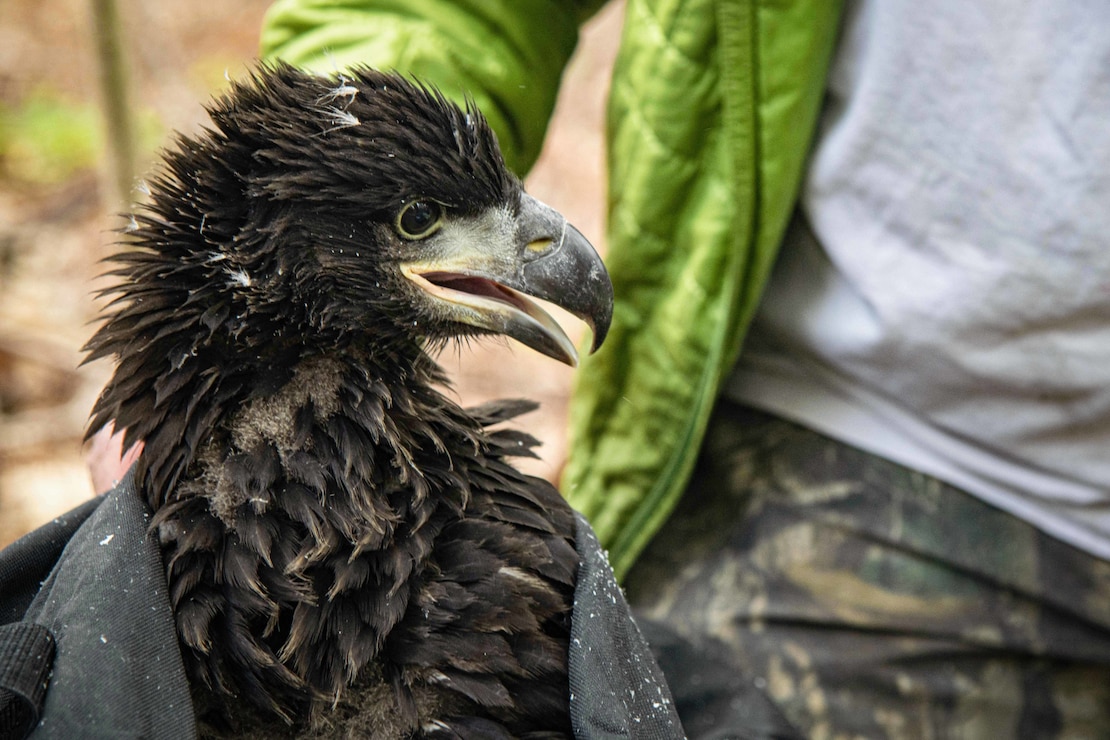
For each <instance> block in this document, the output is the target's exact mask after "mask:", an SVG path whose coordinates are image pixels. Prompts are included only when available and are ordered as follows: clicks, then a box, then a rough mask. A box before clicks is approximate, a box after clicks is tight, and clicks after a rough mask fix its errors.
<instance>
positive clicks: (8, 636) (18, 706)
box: [0, 622, 54, 740]
mask: <svg viewBox="0 0 1110 740" xmlns="http://www.w3.org/2000/svg"><path fill="white" fill-rule="evenodd" d="M53 663H54V636H53V635H51V634H50V630H48V629H46V628H45V627H43V626H42V625H41V624H35V623H34V622H16V623H14V624H5V625H3V626H0V740H9V739H13V740H22V738H25V737H26V736H27V735H28V734H30V732H31V730H32V729H33V728H34V727H35V725H37V724H38V721H39V717H40V716H42V704H43V700H44V699H45V698H46V685H47V684H48V683H49V682H50V668H51V666H52V665H53Z"/></svg>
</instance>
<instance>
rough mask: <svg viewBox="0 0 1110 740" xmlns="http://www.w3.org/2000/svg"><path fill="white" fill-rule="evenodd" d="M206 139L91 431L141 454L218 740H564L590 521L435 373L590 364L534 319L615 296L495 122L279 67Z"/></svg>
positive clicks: (222, 111)
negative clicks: (518, 164) (508, 359)
mask: <svg viewBox="0 0 1110 740" xmlns="http://www.w3.org/2000/svg"><path fill="white" fill-rule="evenodd" d="M209 113H210V116H211V120H212V127H211V128H210V129H209V130H205V131H204V132H202V133H200V134H199V135H197V136H194V137H182V138H180V139H179V140H178V141H177V142H176V144H175V146H174V147H173V149H172V150H171V151H170V152H168V153H167V154H166V155H165V163H164V166H163V167H162V169H161V170H160V174H159V175H158V176H157V177H156V178H155V179H154V180H153V181H152V182H151V183H150V200H149V203H148V204H147V205H145V206H143V207H141V208H140V209H139V211H138V212H137V213H136V215H135V216H134V218H133V219H132V221H131V225H130V227H129V229H128V232H129V233H128V246H129V248H128V249H127V250H126V251H124V252H122V253H121V254H119V255H118V256H117V257H116V258H115V259H116V261H117V262H118V268H117V269H115V270H113V272H112V273H111V274H112V275H115V276H116V277H117V278H118V279H119V284H118V285H117V286H116V287H115V288H113V289H111V290H110V291H108V292H109V293H111V294H113V295H114V296H115V297H114V300H113V301H112V303H111V304H110V305H109V307H108V309H107V310H106V316H105V323H104V325H103V326H102V328H100V330H99V331H98V332H97V333H96V334H95V336H94V337H93V338H92V340H91V341H90V342H89V344H88V346H87V348H86V349H87V351H88V356H89V358H90V359H94V358H98V357H113V358H115V360H116V362H117V366H116V370H115V374H114V376H113V377H112V380H111V381H110V383H109V384H108V386H107V387H106V388H105V390H104V391H103V394H102V395H101V397H100V399H99V400H98V402H97V404H96V407H95V409H94V412H93V416H92V421H91V423H90V430H93V431H95V430H97V429H99V428H101V427H102V426H103V425H105V424H106V423H108V422H113V423H114V424H115V426H116V428H126V430H127V432H126V438H125V446H130V445H131V444H132V443H134V442H137V441H142V442H143V443H144V447H143V450H142V454H141V456H140V458H139V460H138V462H137V464H136V469H135V475H136V483H137V486H138V490H139V491H140V492H141V495H142V496H143V497H144V498H145V500H146V503H147V504H148V505H149V507H150V508H151V510H152V511H153V513H154V518H153V525H152V531H153V533H154V535H155V536H156V537H157V538H158V540H159V542H160V545H161V548H162V553H163V558H164V563H165V569H166V571H165V572H166V577H167V581H168V584H169V591H170V600H171V603H172V606H173V609H174V614H175V619H176V623H177V630H178V636H179V639H180V643H181V648H182V654H183V656H184V660H185V665H186V669H187V672H188V675H189V677H190V681H191V684H192V687H193V693H194V700H195V703H196V705H197V708H198V713H199V714H200V715H201V718H202V720H203V723H202V724H203V726H204V727H205V729H206V732H208V733H212V734H220V733H225V734H234V735H240V736H241V735H248V734H250V733H255V734H256V735H258V736H270V737H272V736H274V733H281V734H309V735H318V736H325V735H328V734H336V735H344V736H346V735H345V733H349V732H356V733H359V734H361V735H365V736H372V737H383V738H384V737H413V736H428V737H436V736H443V737H456V736H459V737H487V738H496V737H510V736H525V737H549V736H550V737H561V736H563V735H569V734H570V720H569V717H568V686H567V640H568V621H569V614H570V609H571V599H572V593H573V587H574V583H575V575H576V568H577V556H576V553H575V550H574V519H573V514H572V512H571V510H570V508H569V507H568V506H567V505H566V504H565V503H564V502H563V500H562V499H561V498H560V497H559V495H558V493H557V492H556V491H555V490H554V488H552V487H551V486H550V485H548V484H547V483H545V482H543V481H541V480H538V479H536V478H531V477H528V476H525V475H523V474H521V473H519V472H517V471H516V470H515V469H514V468H513V467H512V466H511V465H510V464H509V463H508V462H507V458H509V457H510V456H513V455H520V454H527V452H528V450H529V448H530V447H531V446H532V444H533V441H532V440H531V438H529V437H527V436H526V435H523V434H520V433H517V432H513V431H509V430H505V429H503V428H499V429H496V430H494V429H491V428H490V427H491V426H492V425H495V424H498V423H500V422H503V421H505V420H507V419H509V418H512V417H514V416H516V415H517V414H519V413H521V412H523V411H525V410H528V409H529V408H531V407H530V405H528V404H524V403H521V402H515V403H501V404H494V405H489V406H486V407H483V408H479V409H469V410H464V409H462V408H460V407H459V406H458V405H456V404H455V403H454V402H453V401H451V400H450V399H449V398H447V397H445V396H444V395H443V394H442V392H441V391H440V390H438V389H437V387H441V386H442V384H443V382H444V378H443V377H442V375H441V372H440V370H439V369H438V367H437V365H436V364H435V362H434V360H433V359H432V356H431V355H432V353H434V352H435V351H436V350H438V349H439V348H440V347H441V346H442V345H443V344H444V343H446V342H448V341H449V340H451V339H455V338H458V337H463V336H470V335H482V334H501V335H506V336H509V337H512V338H515V339H517V340H519V341H520V342H522V343H524V344H526V345H528V346H530V347H533V348H535V349H536V350H538V351H540V352H543V353H545V354H547V355H549V356H551V357H553V358H556V359H559V360H561V361H564V362H568V363H574V362H575V361H576V355H575V351H574V348H573V346H572V344H571V343H570V341H569V340H568V339H567V337H566V335H565V334H564V333H563V332H562V330H561V329H560V328H559V327H558V325H557V324H556V323H555V322H554V321H553V320H552V319H551V318H550V317H549V316H548V315H547V314H546V313H545V312H544V311H543V310H542V309H541V308H539V306H537V305H536V304H535V303H534V302H533V301H532V300H530V298H529V296H532V297H536V298H540V299H545V300H548V301H551V302H552V303H554V304H557V305H560V306H562V307H563V308H566V309H567V310H568V311H570V312H571V313H573V314H575V315H577V316H579V317H581V318H583V319H584V320H585V321H587V322H588V323H589V324H590V325H591V326H592V328H593V330H594V340H595V341H594V344H595V347H596V346H597V345H599V344H600V343H601V341H602V339H603V337H604V335H605V332H606V330H607V328H608V325H609V319H610V316H611V311H612V287H611V285H610V283H609V279H608V276H607V274H606V272H605V269H604V267H603V265H602V263H601V261H600V259H599V258H598V256H597V254H596V253H595V252H594V251H593V249H592V247H590V245H589V244H588V242H587V241H586V240H585V239H584V238H583V237H582V236H581V234H579V233H578V232H577V231H576V230H575V229H574V228H573V227H572V226H570V225H569V224H568V223H567V222H566V220H565V219H564V218H563V217H562V216H561V215H559V214H558V213H557V212H555V211H554V210H552V209H551V208H549V207H547V206H545V205H543V204H542V203H540V202H539V201H537V200H535V199H534V198H532V197H530V196H529V195H527V194H526V193H524V191H523V189H522V186H521V184H520V181H519V180H518V179H517V178H516V177H515V176H513V175H512V174H511V173H510V172H509V171H508V170H507V169H506V167H505V165H504V163H503V161H502V158H501V155H500V152H499V149H498V146H497V142H496V139H495V137H494V135H493V133H492V132H491V130H490V129H489V127H488V126H487V124H486V122H485V121H484V119H483V118H482V116H481V115H480V114H479V113H478V112H477V111H476V110H474V109H473V108H469V109H465V110H464V109H461V108H459V107H457V106H455V105H454V104H452V103H450V102H448V101H447V100H446V99H445V98H443V97H442V96H441V95H439V94H437V93H436V92H434V91H431V90H428V89H426V88H423V87H421V86H419V85H417V84H414V83H413V82H411V81H408V80H406V79H403V78H401V77H399V76H396V75H390V74H383V73H379V72H375V71H372V70H369V69H361V70H356V71H352V72H349V73H347V74H346V75H343V76H337V77H334V78H322V77H317V76H313V75H310V74H308V73H305V72H301V71H297V70H295V69H293V68H291V67H289V66H285V65H278V66H272V67H270V66H268V67H262V68H260V69H259V70H258V71H257V72H256V73H255V74H254V75H253V77H252V78H251V79H249V80H248V81H246V82H243V83H240V84H236V85H234V86H233V87H232V89H231V91H230V92H229V93H228V94H227V95H226V96H224V97H223V98H222V99H220V100H218V101H217V102H216V103H214V104H213V105H212V106H211V108H210V109H209Z"/></svg>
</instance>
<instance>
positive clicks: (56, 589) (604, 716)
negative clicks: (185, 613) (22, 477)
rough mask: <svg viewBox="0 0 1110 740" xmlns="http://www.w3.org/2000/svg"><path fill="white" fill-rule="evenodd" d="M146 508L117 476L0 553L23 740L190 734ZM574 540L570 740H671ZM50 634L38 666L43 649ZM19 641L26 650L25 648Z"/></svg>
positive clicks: (667, 698)
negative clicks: (20, 689) (50, 650)
mask: <svg viewBox="0 0 1110 740" xmlns="http://www.w3.org/2000/svg"><path fill="white" fill-rule="evenodd" d="M149 516H150V515H149V512H147V510H146V507H145V506H144V505H143V504H142V502H141V501H140V499H139V496H138V495H137V494H136V492H135V489H134V481H133V479H132V477H131V476H130V475H128V476H127V478H125V479H124V480H123V481H122V482H121V483H120V485H119V486H117V487H116V488H115V489H113V490H112V491H111V492H109V493H108V494H106V495H105V496H102V497H100V498H98V499H94V500H92V501H90V502H88V503H86V504H84V505H82V506H80V507H78V508H76V509H74V510H73V511H71V512H69V513H68V514H66V515H64V516H62V517H59V518H58V519H56V520H54V521H53V522H51V523H49V524H47V525H45V526H43V527H42V528H40V529H38V530H36V531H34V532H32V533H31V534H29V535H27V536H26V537H24V538H22V539H21V540H19V541H17V542H15V543H13V544H12V545H11V546H9V547H8V548H6V549H5V550H3V551H0V618H2V619H0V624H3V625H5V626H4V627H3V628H0V655H5V654H7V653H8V652H11V651H17V652H13V654H18V655H19V656H20V658H19V659H18V660H15V661H9V662H11V669H12V670H14V671H16V672H17V673H20V674H21V675H23V676H24V678H23V679H21V680H20V682H19V683H18V685H20V686H27V685H32V686H34V685H38V686H40V687H41V689H40V690H39V691H38V694H39V695H38V696H37V697H36V696H34V694H35V692H34V691H31V692H30V695H29V696H26V697H25V696H23V695H20V696H19V697H18V698H17V699H13V702H14V705H13V706H14V711H16V712H24V713H25V714H23V715H20V716H21V717H24V718H25V722H26V723H28V724H30V723H33V721H34V719H35V717H38V724H37V726H35V727H33V730H32V733H31V737H33V738H35V739H36V740H39V739H42V738H59V739H60V738H74V737H81V738H138V737H143V738H166V739H172V740H176V739H177V738H183V739H184V738H193V737H195V736H196V725H195V721H194V718H193V708H192V703H191V700H190V697H189V687H188V684H187V682H186V680H185V672H184V668H183V666H182V663H181V656H180V653H179V651H178V644H177V637H176V633H175V630H174V624H173V615H172V613H171V611H170V604H169V595H168V591H167V588H166V582H165V578H164V576H163V570H162V562H161V557H160V554H159V551H158V546H157V544H156V543H155V542H154V541H153V540H152V539H151V538H150V537H149V536H148V533H147V529H148V525H149ZM577 540H578V551H579V554H580V556H581V566H580V570H579V581H578V585H577V588H576V591H575V602H574V616H573V618H572V624H571V643H572V644H571V649H570V683H571V718H572V722H573V724H574V729H575V735H576V737H579V738H591V739H594V738H597V739H598V740H601V739H603V738H643V739H644V740H655V739H657V738H658V739H660V740H662V739H664V738H666V739H667V740H670V739H671V738H681V737H683V734H682V729H681V725H680V724H679V721H678V716H677V715H676V714H675V710H674V703H673V702H672V700H671V695H670V692H669V691H668V689H667V686H666V683H665V682H664V681H663V678H662V673H661V672H660V670H659V667H658V666H657V665H656V662H655V659H654V658H653V657H652V655H651V652H650V650H649V649H648V646H647V643H646V642H645V641H644V638H643V636H642V635H641V633H640V631H639V629H638V628H637V627H636V624H635V623H634V622H633V621H632V616H631V613H630V611H629V609H628V605H627V603H626V602H625V600H624V595H623V594H622V593H621V590H620V587H619V586H617V582H616V579H615V578H614V577H613V571H612V569H611V568H610V567H609V563H608V560H607V559H606V557H605V554H604V552H603V551H602V550H601V547H600V545H599V544H598V542H597V538H596V537H595V536H594V533H593V530H592V529H590V526H589V524H587V523H586V521H585V520H584V519H583V518H582V517H581V516H579V517H578V526H577ZM40 584H41V585H40ZM29 636H31V637H29ZM51 639H52V641H53V643H54V644H55V646H56V649H55V653H54V655H53V660H52V661H51V659H50V656H49V655H48V654H47V651H46V650H45V648H44V646H45V645H47V644H48V643H49V642H50V641H51ZM21 641H22V642H21ZM28 641H31V642H34V643H35V645H36V646H37V647H35V648H34V649H32V650H31V651H30V652H28V651H27V649H26V646H27V644H30V643H29V642H28ZM21 645H22V646H21ZM28 656H30V657H28ZM25 658H26V660H24V659H25ZM51 670H52V671H53V673H52V675H50V671H51ZM0 675H3V674H0ZM48 676H49V685H47V677H48ZM27 677H30V678H31V681H30V683H28V681H27V680H26V678H27ZM36 681H37V682H38V683H37V684H36V683H35V682H36ZM42 690H45V691H46V696H45V702H43V701H42V697H41V691H42ZM25 693H26V692H25ZM40 706H41V711H36V710H38V709H39V707H40ZM13 717H14V715H13ZM15 719H19V717H15ZM25 734H26V733H25V729H24V727H23V725H20V726H18V727H10V728H8V734H7V735H4V734H2V733H0V740H7V738H9V737H11V738H22V737H24V736H25Z"/></svg>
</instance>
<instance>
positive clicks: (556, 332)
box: [401, 194, 613, 366]
mask: <svg viewBox="0 0 1110 740" xmlns="http://www.w3.org/2000/svg"><path fill="white" fill-rule="evenodd" d="M428 242H429V243H428V245H427V249H425V250H422V252H423V253H424V254H423V255H422V257H421V258H420V259H417V260H414V261H409V262H406V263H404V264H403V265H402V266H401V271H402V273H403V274H404V276H405V277H406V278H408V279H409V280H411V281H412V282H413V283H414V284H415V285H416V286H417V287H418V288H420V289H421V290H423V291H424V292H425V293H426V294H427V295H428V296H430V297H431V298H432V299H433V300H434V301H435V303H436V307H437V309H438V310H439V311H440V312H441V313H442V314H444V315H445V317H447V318H449V319H451V320H453V321H457V322H461V323H465V324H469V325H471V326H474V327H477V328H479V329H483V330H486V331H491V332H495V333H497V334H504V335H505V336H509V337H512V338H513V339H516V340H517V341H518V342H521V343H522V344H525V345H527V346H529V347H531V348H532V349H534V350H536V351H537V352H542V353H543V354H545V355H547V356H548V357H551V358H554V359H556V360H559V361H560V362H565V363H566V364H568V365H571V366H574V365H577V364H578V353H577V352H576V351H575V349H574V344H573V343H572V342H571V341H570V339H569V338H568V337H567V335H566V333H565V332H564V331H563V329H562V328H561V327H560V326H559V324H558V323H556V321H555V320H554V319H553V318H551V316H550V315H549V314H548V313H547V312H546V311H544V310H543V309H542V308H541V307H540V306H539V305H538V304H536V303H535V302H534V301H532V300H530V299H532V298H539V299H541V300H545V301H549V302H551V303H553V304H555V305H556V306H559V307H560V308H562V309H565V310H566V311H568V312H570V313H571V314H573V315H575V316H577V317H578V318H580V319H582V320H583V321H584V322H586V324H588V325H589V327H590V329H591V330H592V331H593V347H592V349H591V351H594V350H596V349H597V348H598V347H600V346H601V343H602V342H603V341H604V340H605V335H606V333H607V332H608V331H609V322H610V321H611V320H612V317H613V286H612V283H610V282H609V274H608V272H606V270H605V265H604V264H603V263H602V261H601V257H599V256H598V254H597V252H596V251H595V250H594V248H593V246H592V245H591V244H590V243H589V241H587V240H586V237H584V236H582V234H581V233H580V232H579V231H578V230H577V229H576V228H574V227H573V226H571V225H570V224H569V223H567V220H566V219H565V218H563V216H562V215H561V214H560V213H559V212H558V211H555V210H554V209H552V208H551V207H549V206H547V205H544V204H543V203H541V202H540V201H538V200H536V199H535V198H533V197H531V196H529V195H527V194H524V195H523V196H522V200H521V207H520V210H519V211H518V212H517V213H516V214H515V215H511V216H510V215H508V214H506V213H504V212H496V211H495V212H490V213H487V214H482V215H480V216H477V217H474V219H473V220H471V221H469V222H466V223H452V222H447V223H445V224H444V225H443V227H442V228H441V229H440V230H439V232H437V234H436V235H435V236H434V237H433V238H431V239H429V240H428Z"/></svg>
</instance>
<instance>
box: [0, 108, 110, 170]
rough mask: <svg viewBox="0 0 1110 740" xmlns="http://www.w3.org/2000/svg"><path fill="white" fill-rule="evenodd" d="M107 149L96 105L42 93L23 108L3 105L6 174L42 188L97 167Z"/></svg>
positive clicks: (1, 164) (1, 158)
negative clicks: (104, 147) (101, 155)
mask: <svg viewBox="0 0 1110 740" xmlns="http://www.w3.org/2000/svg"><path fill="white" fill-rule="evenodd" d="M102 147H103V134H102V127H101V122H100V113H99V112H98V111H97V108H96V105H95V104H94V103H87V102H77V101H73V100H67V99H66V98H65V97H64V96H62V95H61V94H60V93H58V92H57V91H55V90H51V89H50V88H47V87H40V88H37V89H36V90H34V91H33V92H31V93H30V94H29V95H28V96H27V97H25V98H24V99H23V100H21V101H18V102H17V103H14V104H13V103H11V102H6V101H5V102H0V168H2V170H3V174H4V176H5V177H7V178H10V179H12V180H17V181H20V182H25V183H32V184H36V185H49V184H54V183H58V182H62V181H64V180H66V179H68V178H69V177H71V176H72V175H74V174H75V173H77V172H79V171H81V170H86V169H91V168H92V167H95V166H96V163H97V159H98V157H99V155H100V150H101V148H102Z"/></svg>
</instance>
